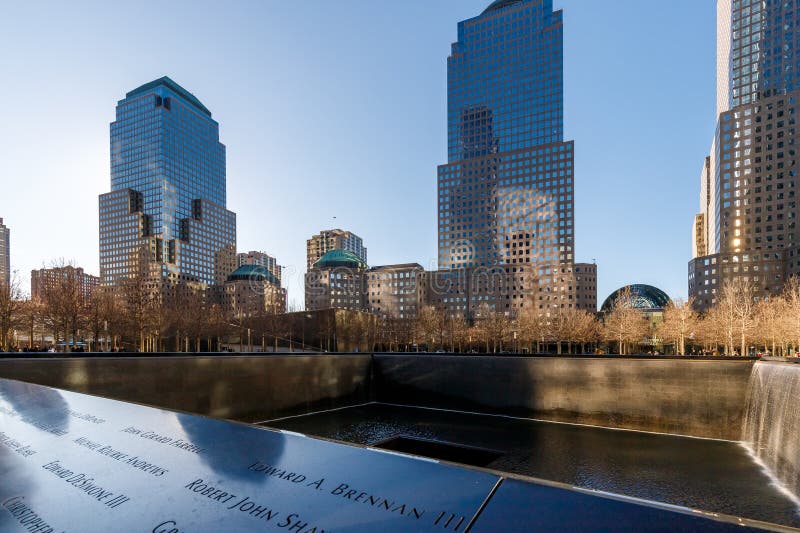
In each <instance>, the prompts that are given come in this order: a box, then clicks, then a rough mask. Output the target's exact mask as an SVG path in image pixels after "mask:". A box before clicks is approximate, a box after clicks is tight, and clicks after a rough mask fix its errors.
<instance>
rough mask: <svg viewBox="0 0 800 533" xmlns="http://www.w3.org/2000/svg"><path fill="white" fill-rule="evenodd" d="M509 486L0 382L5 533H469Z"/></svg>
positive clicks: (379, 454) (298, 438)
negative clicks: (486, 505)
mask: <svg viewBox="0 0 800 533" xmlns="http://www.w3.org/2000/svg"><path fill="white" fill-rule="evenodd" d="M498 479H499V477H498V476H494V475H491V474H487V473H483V472H478V471H473V470H469V469H464V468H458V467H454V466H450V465H446V464H440V463H438V462H436V461H428V460H419V459H414V458H411V457H407V456H402V455H397V454H394V453H391V452H384V451H379V450H373V449H365V448H359V447H355V446H348V445H343V444H338V443H333V442H328V441H322V440H318V439H313V438H309V437H305V436H303V435H299V434H293V433H288V432H281V431H273V430H268V429H261V428H257V427H253V426H247V425H243V424H237V423H233V422H226V421H221V420H214V419H209V418H204V417H201V416H195V415H187V414H180V413H175V412H170V411H164V410H161V409H156V408H151V407H145V406H141V405H135V404H129V403H124V402H119V401H115V400H109V399H105V398H98V397H93V396H87V395H83V394H77V393H72V392H67V391H62V390H56V389H52V388H48V387H43V386H39V385H34V384H29V383H22V382H17V381H10V380H2V379H0V480H2V481H0V507H1V508H0V530H2V531H37V532H42V533H46V532H61V531H64V532H88V531H111V530H115V529H116V530H124V531H148V532H149V531H153V532H158V533H167V532H169V533H177V532H188V531H276V532H281V531H283V532H287V533H288V532H293V533H323V532H325V533H330V532H341V531H393V532H394V531H439V532H445V531H455V532H459V531H464V530H465V529H466V526H467V525H468V524H469V522H470V521H471V520H472V518H473V517H474V516H475V514H476V513H477V511H478V509H479V508H480V506H481V504H482V503H483V502H484V500H485V499H486V497H487V495H488V494H489V493H490V491H491V490H492V488H493V487H494V486H495V484H496V483H497V481H498Z"/></svg>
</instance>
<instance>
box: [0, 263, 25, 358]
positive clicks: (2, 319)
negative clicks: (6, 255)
mask: <svg viewBox="0 0 800 533" xmlns="http://www.w3.org/2000/svg"><path fill="white" fill-rule="evenodd" d="M21 308H22V291H20V288H19V277H18V276H17V273H16V272H12V273H11V282H10V283H8V284H6V282H5V280H0V350H2V351H8V350H9V349H10V348H11V340H12V332H13V331H14V328H16V327H17V325H18V323H19V320H20V311H21Z"/></svg>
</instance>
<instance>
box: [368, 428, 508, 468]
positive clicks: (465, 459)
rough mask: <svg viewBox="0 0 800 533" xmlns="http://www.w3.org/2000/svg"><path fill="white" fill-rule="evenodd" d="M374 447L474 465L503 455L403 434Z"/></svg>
mask: <svg viewBox="0 0 800 533" xmlns="http://www.w3.org/2000/svg"><path fill="white" fill-rule="evenodd" d="M372 447H373V448H381V449H383V450H392V451H395V452H402V453H409V454H412V455H421V456H423V457H430V458H432V459H442V460H444V461H450V462H453V463H461V464H465V465H472V466H487V465H489V463H491V462H492V461H494V460H495V459H498V458H499V457H501V456H502V455H503V454H502V453H501V452H498V451H496V450H487V449H485V448H475V447H472V446H464V445H461V444H453V443H450V442H440V441H435V440H425V439H416V438H414V437H404V436H402V435H400V436H397V437H392V438H391V439H388V440H385V441H381V442H379V443H377V444H373V445H372Z"/></svg>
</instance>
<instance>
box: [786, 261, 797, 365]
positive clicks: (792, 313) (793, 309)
mask: <svg viewBox="0 0 800 533" xmlns="http://www.w3.org/2000/svg"><path fill="white" fill-rule="evenodd" d="M783 299H784V301H785V302H786V305H785V308H786V309H785V310H786V316H785V320H786V322H787V325H788V326H789V329H791V331H793V332H794V336H793V337H792V339H791V344H792V345H794V350H795V352H797V351H800V278H798V277H797V276H791V277H790V278H789V279H788V280H786V285H784V289H783Z"/></svg>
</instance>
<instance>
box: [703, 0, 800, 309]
mask: <svg viewBox="0 0 800 533" xmlns="http://www.w3.org/2000/svg"><path fill="white" fill-rule="evenodd" d="M799 26H800V2H797V1H796V0H718V2H717V113H718V117H717V127H716V131H715V135H714V141H713V143H712V148H711V153H710V154H709V157H708V158H706V164H705V165H704V167H703V172H702V174H701V187H700V189H701V194H700V213H699V214H698V215H696V216H695V225H694V226H695V227H694V245H693V247H692V249H693V256H694V258H693V259H692V261H690V263H689V272H688V274H689V294H690V296H693V297H694V298H695V299H696V302H697V306H698V307H699V308H700V309H707V308H709V307H711V306H712V305H714V303H715V302H716V295H717V292H718V290H719V289H720V288H721V287H722V285H723V284H724V283H725V281H726V280H728V279H733V278H740V277H741V278H747V279H748V280H749V281H751V282H752V283H753V285H754V286H755V287H756V295H757V296H758V297H768V296H770V295H774V294H777V293H779V292H780V291H781V290H782V289H783V284H784V282H785V281H786V279H787V278H788V277H789V276H791V275H794V274H798V273H800V259H799V258H800V253H798V252H800V249H799V248H798V245H800V234H799V233H798V229H797V217H798V209H797V194H798V188H797V187H798V178H797V176H798V170H800V169H798V164H797V147H798V142H799V141H800V139H798V130H797V117H798V113H799V112H800V109H798V102H800V85H798V83H800V77H798V72H799V71H798V69H800V34H798V33H797V28H798V27H799Z"/></svg>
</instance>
